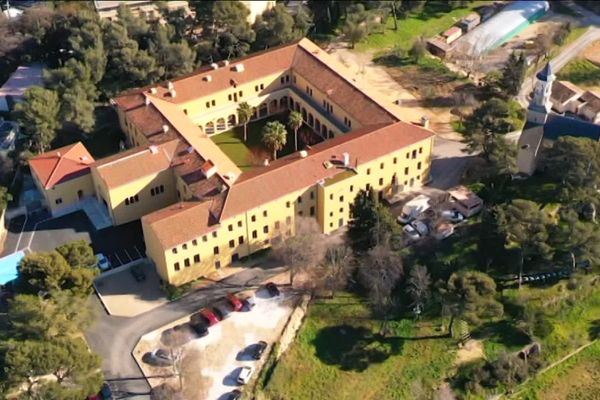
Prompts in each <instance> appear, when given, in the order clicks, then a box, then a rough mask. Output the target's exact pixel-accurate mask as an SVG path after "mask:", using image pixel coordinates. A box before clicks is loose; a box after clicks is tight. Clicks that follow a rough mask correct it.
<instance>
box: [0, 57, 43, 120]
mask: <svg viewBox="0 0 600 400" xmlns="http://www.w3.org/2000/svg"><path fill="white" fill-rule="evenodd" d="M43 71H44V66H43V65H42V64H32V65H29V66H20V67H19V68H17V70H16V71H15V72H13V74H12V75H11V76H10V78H8V80H7V81H6V82H5V83H4V85H3V86H2V87H1V88H0V111H11V110H12V109H13V107H14V105H15V103H18V102H19V101H21V100H22V98H23V95H24V94H25V91H26V90H27V89H29V88H30V87H31V86H43V84H44V82H43V79H42V72H43Z"/></svg>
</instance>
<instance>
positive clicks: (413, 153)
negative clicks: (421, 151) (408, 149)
mask: <svg viewBox="0 0 600 400" xmlns="http://www.w3.org/2000/svg"><path fill="white" fill-rule="evenodd" d="M412 158H413V159H414V158H417V151H416V150H413V151H412Z"/></svg>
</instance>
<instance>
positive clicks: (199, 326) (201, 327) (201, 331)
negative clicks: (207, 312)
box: [190, 314, 208, 338]
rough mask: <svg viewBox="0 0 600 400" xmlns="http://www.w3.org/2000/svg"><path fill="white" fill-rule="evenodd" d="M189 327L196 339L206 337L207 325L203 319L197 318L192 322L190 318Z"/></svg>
mask: <svg viewBox="0 0 600 400" xmlns="http://www.w3.org/2000/svg"><path fill="white" fill-rule="evenodd" d="M194 315H196V314H194ZM192 317H193V315H192ZM190 327H191V328H192V329H193V330H194V333H195V334H196V337H199V338H201V337H204V336H206V335H208V323H207V322H206V320H205V319H204V318H197V319H195V320H192V318H191V317H190Z"/></svg>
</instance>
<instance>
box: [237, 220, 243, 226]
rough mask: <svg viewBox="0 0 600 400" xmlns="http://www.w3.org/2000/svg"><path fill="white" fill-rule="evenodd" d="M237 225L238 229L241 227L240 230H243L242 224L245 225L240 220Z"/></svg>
mask: <svg viewBox="0 0 600 400" xmlns="http://www.w3.org/2000/svg"><path fill="white" fill-rule="evenodd" d="M237 224H238V227H239V228H241V227H242V224H243V223H242V220H241V219H240V220H239V221H238V223H237Z"/></svg>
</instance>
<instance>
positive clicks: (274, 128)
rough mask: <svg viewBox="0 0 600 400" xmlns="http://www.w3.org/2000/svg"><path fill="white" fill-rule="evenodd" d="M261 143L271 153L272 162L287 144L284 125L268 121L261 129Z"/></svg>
mask: <svg viewBox="0 0 600 400" xmlns="http://www.w3.org/2000/svg"><path fill="white" fill-rule="evenodd" d="M262 142H263V144H264V145H265V146H266V147H267V148H268V149H269V150H271V151H272V152H273V160H276V159H277V152H278V151H279V150H281V149H283V147H284V146H285V145H286V143H287V131H286V130H285V125H283V124H282V123H281V122H279V121H270V122H267V123H266V124H265V126H264V127H263V129H262Z"/></svg>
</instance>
